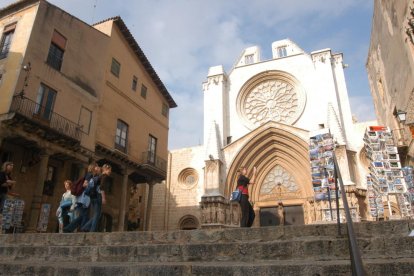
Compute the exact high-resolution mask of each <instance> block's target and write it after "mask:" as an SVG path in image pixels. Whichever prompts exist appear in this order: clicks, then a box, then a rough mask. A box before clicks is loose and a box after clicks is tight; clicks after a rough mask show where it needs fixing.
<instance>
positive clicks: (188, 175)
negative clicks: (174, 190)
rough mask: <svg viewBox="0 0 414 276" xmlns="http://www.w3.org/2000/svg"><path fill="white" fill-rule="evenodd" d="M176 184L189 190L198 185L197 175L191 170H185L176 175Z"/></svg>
mask: <svg viewBox="0 0 414 276" xmlns="http://www.w3.org/2000/svg"><path fill="white" fill-rule="evenodd" d="M178 182H179V183H180V184H181V186H182V187H183V188H186V189H191V188H193V187H194V186H195V185H197V183H198V173H197V171H196V170H195V169H193V168H186V169H184V170H182V171H181V172H180V174H179V175H178Z"/></svg>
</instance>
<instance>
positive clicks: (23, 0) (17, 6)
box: [0, 0, 44, 18]
mask: <svg viewBox="0 0 414 276" xmlns="http://www.w3.org/2000/svg"><path fill="white" fill-rule="evenodd" d="M41 1H44V0H19V1H16V2H14V3H11V4H10V5H8V6H5V7H3V8H2V7H0V18H1V17H3V16H5V15H8V14H9V13H11V12H16V11H19V10H21V9H22V8H24V7H25V6H28V5H30V4H34V3H37V2H41Z"/></svg>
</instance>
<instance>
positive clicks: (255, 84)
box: [238, 71, 306, 128]
mask: <svg viewBox="0 0 414 276" xmlns="http://www.w3.org/2000/svg"><path fill="white" fill-rule="evenodd" d="M305 102H306V95H305V92H304V90H303V89H302V88H301V86H300V85H299V84H298V82H297V81H296V80H295V79H294V78H293V77H290V76H287V74H285V73H280V72H273V71H272V72H269V73H266V74H264V75H260V76H257V77H254V78H253V79H252V80H250V81H248V82H247V83H246V84H245V86H244V88H242V92H241V93H240V96H239V99H238V111H239V112H240V113H239V114H240V115H241V116H242V118H243V119H244V121H245V122H246V123H247V125H248V127H249V128H255V127H258V126H260V125H263V124H265V123H266V122H269V121H273V122H277V123H283V124H289V125H292V124H294V123H295V122H296V121H297V120H298V119H299V117H300V115H301V114H302V112H303V110H304V107H305Z"/></svg>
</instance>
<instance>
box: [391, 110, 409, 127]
mask: <svg viewBox="0 0 414 276" xmlns="http://www.w3.org/2000/svg"><path fill="white" fill-rule="evenodd" d="M394 115H395V117H397V119H398V122H400V123H401V124H404V123H405V120H406V119H407V112H405V111H402V110H400V109H398V110H397V111H395V112H394Z"/></svg>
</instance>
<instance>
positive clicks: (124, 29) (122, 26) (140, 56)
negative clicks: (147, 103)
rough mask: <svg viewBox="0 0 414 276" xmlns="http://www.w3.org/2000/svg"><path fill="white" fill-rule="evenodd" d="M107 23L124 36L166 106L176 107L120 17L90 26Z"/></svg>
mask: <svg viewBox="0 0 414 276" xmlns="http://www.w3.org/2000/svg"><path fill="white" fill-rule="evenodd" d="M107 21H114V22H115V24H116V25H117V26H118V28H119V30H120V31H121V33H122V34H123V35H124V37H125V39H126V41H127V42H128V43H129V46H130V47H131V49H132V50H133V51H134V53H135V54H136V55H137V57H138V59H139V60H140V61H141V63H142V65H144V68H145V70H146V71H147V73H148V74H149V75H150V77H151V78H152V80H153V81H154V83H155V84H156V85H157V87H158V89H159V90H160V91H161V93H162V95H163V96H164V97H165V99H166V100H167V101H168V105H169V107H170V108H173V107H177V104H176V103H175V101H174V99H173V98H172V96H171V95H170V93H169V92H168V90H167V88H166V87H165V86H164V84H163V83H162V81H161V79H160V78H159V76H158V75H157V73H156V72H155V70H154V68H153V67H152V65H151V63H150V62H149V60H148V58H147V57H146V56H145V54H144V52H143V51H142V49H141V47H139V45H138V43H137V41H136V40H135V38H134V37H133V35H132V34H131V32H130V31H129V29H128V27H127V26H126V25H125V22H124V20H122V18H121V17H120V16H115V17H111V18H108V19H105V20H102V21H100V22H98V23H95V24H93V25H92V26H95V25H99V24H101V23H104V22H107Z"/></svg>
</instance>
